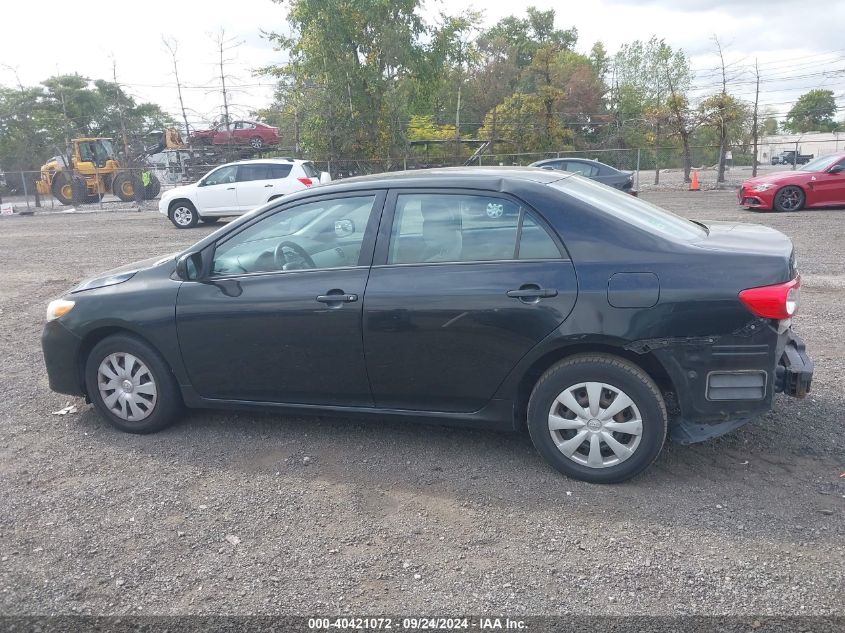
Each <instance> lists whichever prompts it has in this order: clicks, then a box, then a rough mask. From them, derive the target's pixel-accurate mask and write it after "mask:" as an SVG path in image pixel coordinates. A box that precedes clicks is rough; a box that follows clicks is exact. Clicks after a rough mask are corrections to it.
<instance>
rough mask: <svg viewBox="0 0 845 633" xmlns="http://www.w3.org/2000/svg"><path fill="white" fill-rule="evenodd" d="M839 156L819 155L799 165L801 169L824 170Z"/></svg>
mask: <svg viewBox="0 0 845 633" xmlns="http://www.w3.org/2000/svg"><path fill="white" fill-rule="evenodd" d="M838 158H839V156H821V157H819V158H817V159H815V160H811V161H810V162H809V163H807V164H806V165H804V166H803V167H801V171H824V170H825V169H827V168H828V167H830V166H831V165H832V164H833V163H835V162H836V160H837V159H838Z"/></svg>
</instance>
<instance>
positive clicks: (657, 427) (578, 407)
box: [528, 354, 668, 483]
mask: <svg viewBox="0 0 845 633" xmlns="http://www.w3.org/2000/svg"><path fill="white" fill-rule="evenodd" d="M667 423H668V419H667V413H666V405H665V403H664V402H663V396H662V395H661V393H660V390H659V389H658V387H657V385H656V384H655V383H654V381H653V380H652V379H651V378H650V377H649V375H648V374H646V373H645V372H644V371H643V370H642V369H640V368H639V367H637V366H636V365H634V364H633V363H630V362H628V361H626V360H624V359H621V358H618V357H615V356H611V355H607V354H589V355H578V356H572V357H570V358H567V359H565V360H563V361H561V362H559V363H558V364H556V365H554V366H552V367H551V368H550V369H549V370H548V371H547V372H546V373H545V374H543V376H542V377H541V378H540V380H539V381H538V382H537V384H536V385H535V387H534V390H533V391H532V393H531V398H530V399H529V402H528V430H529V432H530V434H531V440H532V441H533V442H534V446H535V447H536V448H537V450H538V451H539V452H540V454H541V455H542V456H543V457H544V458H545V459H546V461H548V462H549V463H550V464H551V465H552V466H554V467H555V468H556V469H557V470H559V471H560V472H562V473H563V474H565V475H567V476H569V477H573V478H574V479H581V480H583V481H588V482H591V483H617V482H621V481H625V480H627V479H630V478H631V477H634V476H636V475H638V474H639V473H641V472H642V471H643V470H645V469H646V468H647V467H648V466H649V464H651V463H652V462H653V461H654V460H655V459H656V458H657V456H658V455H659V454H660V450H661V449H662V448H663V443H664V441H665V440H666V428H667Z"/></svg>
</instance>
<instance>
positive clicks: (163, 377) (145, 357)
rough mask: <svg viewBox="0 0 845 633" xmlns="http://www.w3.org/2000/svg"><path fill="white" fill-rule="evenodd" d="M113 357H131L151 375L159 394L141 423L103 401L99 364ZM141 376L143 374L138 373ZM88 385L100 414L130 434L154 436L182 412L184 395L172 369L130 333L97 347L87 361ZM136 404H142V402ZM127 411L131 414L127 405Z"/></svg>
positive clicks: (108, 340) (105, 341)
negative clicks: (114, 355) (115, 410)
mask: <svg viewBox="0 0 845 633" xmlns="http://www.w3.org/2000/svg"><path fill="white" fill-rule="evenodd" d="M111 354H131V355H132V356H134V357H135V358H136V359H138V360H139V361H140V362H141V363H143V364H144V365H145V366H146V367H147V369H148V370H149V374H148V376H151V378H152V382H153V383H154V385H155V388H156V391H157V393H156V399H155V401H154V404H153V406H152V407H151V409H148V410H147V411H144V414H145V415H146V417H144V418H143V419H141V420H138V421H131V420H127V419H124V418H121V417H120V416H118V415H116V414H115V413H114V412H113V411H112V410H111V409H110V408H109V406H108V405H107V404H106V402H105V401H104V399H103V395H102V393H101V392H100V389H99V386H98V378H97V374H98V370H99V367H100V364H101V363H102V362H103V360H104V359H105V358H107V357H108V356H110V355H111ZM136 367H137V366H136ZM138 373H139V374H140V373H142V372H141V371H138ZM85 385H86V388H87V392H88V397H89V398H90V399H91V402H93V403H94V406H95V407H96V408H97V411H99V413H100V415H102V416H103V417H104V418H106V419H107V420H108V421H109V422H110V423H111V424H112V425H113V426H115V427H116V428H118V429H120V430H121V431H126V432H127V433H155V432H156V431H160V430H162V429H164V428H166V427H168V426H170V425H171V424H173V423H174V422H175V421H176V420H177V419H178V418H179V415H180V414H181V412H182V408H183V404H182V396H181V394H180V393H179V387H178V385H177V384H176V378H175V377H174V376H173V373H172V372H171V371H170V367H168V365H167V363H166V362H165V360H164V359H163V358H162V357H161V355H160V354H159V353H158V352H157V351H156V350H155V349H153V348H152V347H150V346H149V345H148V344H147V343H145V342H144V341H142V340H141V339H139V338H136V337H135V336H132V335H129V334H115V335H112V336H109V337H107V338H104V339H103V340H102V341H100V342H99V343H97V344H96V345H95V346H94V349H92V350H91V353H90V354H88V358H87V359H86V362H85ZM139 390H140V388H139ZM137 401H138V402H141V400H137ZM142 406H143V405H142ZM126 408H127V411H128V410H129V409H128V405H126Z"/></svg>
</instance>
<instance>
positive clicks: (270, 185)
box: [264, 183, 273, 187]
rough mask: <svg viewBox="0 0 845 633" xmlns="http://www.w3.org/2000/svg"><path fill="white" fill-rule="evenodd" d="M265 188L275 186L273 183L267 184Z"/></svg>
mask: <svg viewBox="0 0 845 633" xmlns="http://www.w3.org/2000/svg"><path fill="white" fill-rule="evenodd" d="M264 186H265V187H272V186H273V185H272V183H271V184H267V185H264Z"/></svg>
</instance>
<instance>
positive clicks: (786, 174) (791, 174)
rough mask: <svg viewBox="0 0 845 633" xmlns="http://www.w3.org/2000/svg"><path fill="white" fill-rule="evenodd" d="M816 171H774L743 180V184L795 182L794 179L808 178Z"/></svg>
mask: <svg viewBox="0 0 845 633" xmlns="http://www.w3.org/2000/svg"><path fill="white" fill-rule="evenodd" d="M815 175H816V172H814V171H802V170H800V169H798V170H796V171H792V170H790V171H776V172H774V173H770V174H765V175H763V176H757V177H756V178H749V179H748V180H746V181H745V183H744V184H745V185H751V186H753V185H761V184H763V183H773V184H775V185H781V184H786V183H789V182H795V179H796V178H798V179H801V178H802V177H803V178H810V177H812V176H815Z"/></svg>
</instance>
